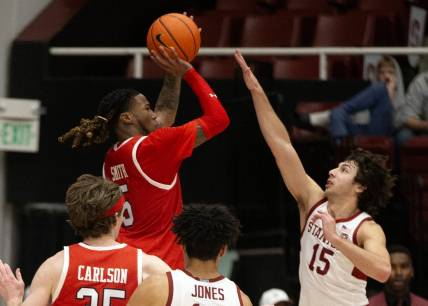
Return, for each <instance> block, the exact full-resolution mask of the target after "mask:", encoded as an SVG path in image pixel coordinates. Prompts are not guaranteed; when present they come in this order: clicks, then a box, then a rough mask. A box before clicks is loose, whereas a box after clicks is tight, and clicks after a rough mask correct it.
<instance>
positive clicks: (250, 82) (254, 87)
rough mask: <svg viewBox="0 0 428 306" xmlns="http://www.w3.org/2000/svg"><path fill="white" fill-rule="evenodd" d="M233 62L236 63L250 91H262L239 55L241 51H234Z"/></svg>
mask: <svg viewBox="0 0 428 306" xmlns="http://www.w3.org/2000/svg"><path fill="white" fill-rule="evenodd" d="M235 60H236V62H237V63H238V65H239V67H241V70H242V77H243V78H244V82H245V85H246V86H247V88H248V90H250V91H262V90H263V89H262V87H261V86H260V83H259V81H258V80H257V78H256V77H255V76H254V74H253V72H252V71H251V68H250V67H248V65H247V62H246V61H245V59H244V57H243V56H242V54H241V51H239V50H236V51H235Z"/></svg>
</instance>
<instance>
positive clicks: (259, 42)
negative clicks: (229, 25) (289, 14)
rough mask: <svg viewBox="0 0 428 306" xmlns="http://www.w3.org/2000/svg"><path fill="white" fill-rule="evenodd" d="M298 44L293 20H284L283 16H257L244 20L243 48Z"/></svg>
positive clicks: (241, 43)
mask: <svg viewBox="0 0 428 306" xmlns="http://www.w3.org/2000/svg"><path fill="white" fill-rule="evenodd" d="M293 34H294V37H293ZM296 43H297V37H296V33H294V32H293V19H292V18H284V16H283V15H256V16H248V17H246V18H245V20H244V25H243V28H242V35H241V42H240V46H242V47H289V46H295V45H296Z"/></svg>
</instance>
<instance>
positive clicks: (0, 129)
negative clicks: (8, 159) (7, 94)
mask: <svg viewBox="0 0 428 306" xmlns="http://www.w3.org/2000/svg"><path fill="white" fill-rule="evenodd" d="M39 128H40V101H37V100H24V99H13V98H0V151H14V152H37V151H38V150H39Z"/></svg>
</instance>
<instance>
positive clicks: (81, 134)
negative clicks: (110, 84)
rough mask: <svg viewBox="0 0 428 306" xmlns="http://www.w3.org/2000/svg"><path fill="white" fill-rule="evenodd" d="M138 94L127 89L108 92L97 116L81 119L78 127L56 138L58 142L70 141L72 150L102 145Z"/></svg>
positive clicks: (99, 106)
mask: <svg viewBox="0 0 428 306" xmlns="http://www.w3.org/2000/svg"><path fill="white" fill-rule="evenodd" d="M138 94H139V92H138V91H137V90H135V89H129V88H123V89H116V90H114V91H112V92H110V93H109V94H107V95H106V96H105V97H104V98H103V99H102V100H101V102H100V103H99V105H98V111H97V115H95V116H94V118H92V119H85V118H82V119H81V120H80V125H78V126H76V127H74V128H72V129H70V130H69V131H68V132H67V133H65V134H64V135H62V136H60V137H58V141H59V142H60V143H65V142H67V141H68V140H69V139H72V144H71V147H72V148H73V149H74V148H79V147H80V146H83V147H87V146H90V145H92V144H100V143H104V142H105V141H106V140H107V139H108V137H109V134H110V133H112V132H113V130H114V127H115V126H116V123H117V119H118V118H119V115H120V114H121V113H123V112H125V111H127V110H128V109H129V107H130V102H131V101H132V99H133V98H134V97H135V96H137V95H138Z"/></svg>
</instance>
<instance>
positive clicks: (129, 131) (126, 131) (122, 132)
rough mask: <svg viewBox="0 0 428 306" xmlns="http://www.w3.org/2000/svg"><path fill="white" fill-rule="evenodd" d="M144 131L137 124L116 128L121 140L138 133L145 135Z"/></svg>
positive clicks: (118, 137)
mask: <svg viewBox="0 0 428 306" xmlns="http://www.w3.org/2000/svg"><path fill="white" fill-rule="evenodd" d="M145 134H146V133H145V132H144V131H140V130H139V129H137V128H136V127H135V126H133V125H131V126H128V127H119V128H117V129H116V137H117V140H118V141H119V142H122V141H125V140H126V139H128V138H131V137H134V136H137V135H145Z"/></svg>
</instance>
